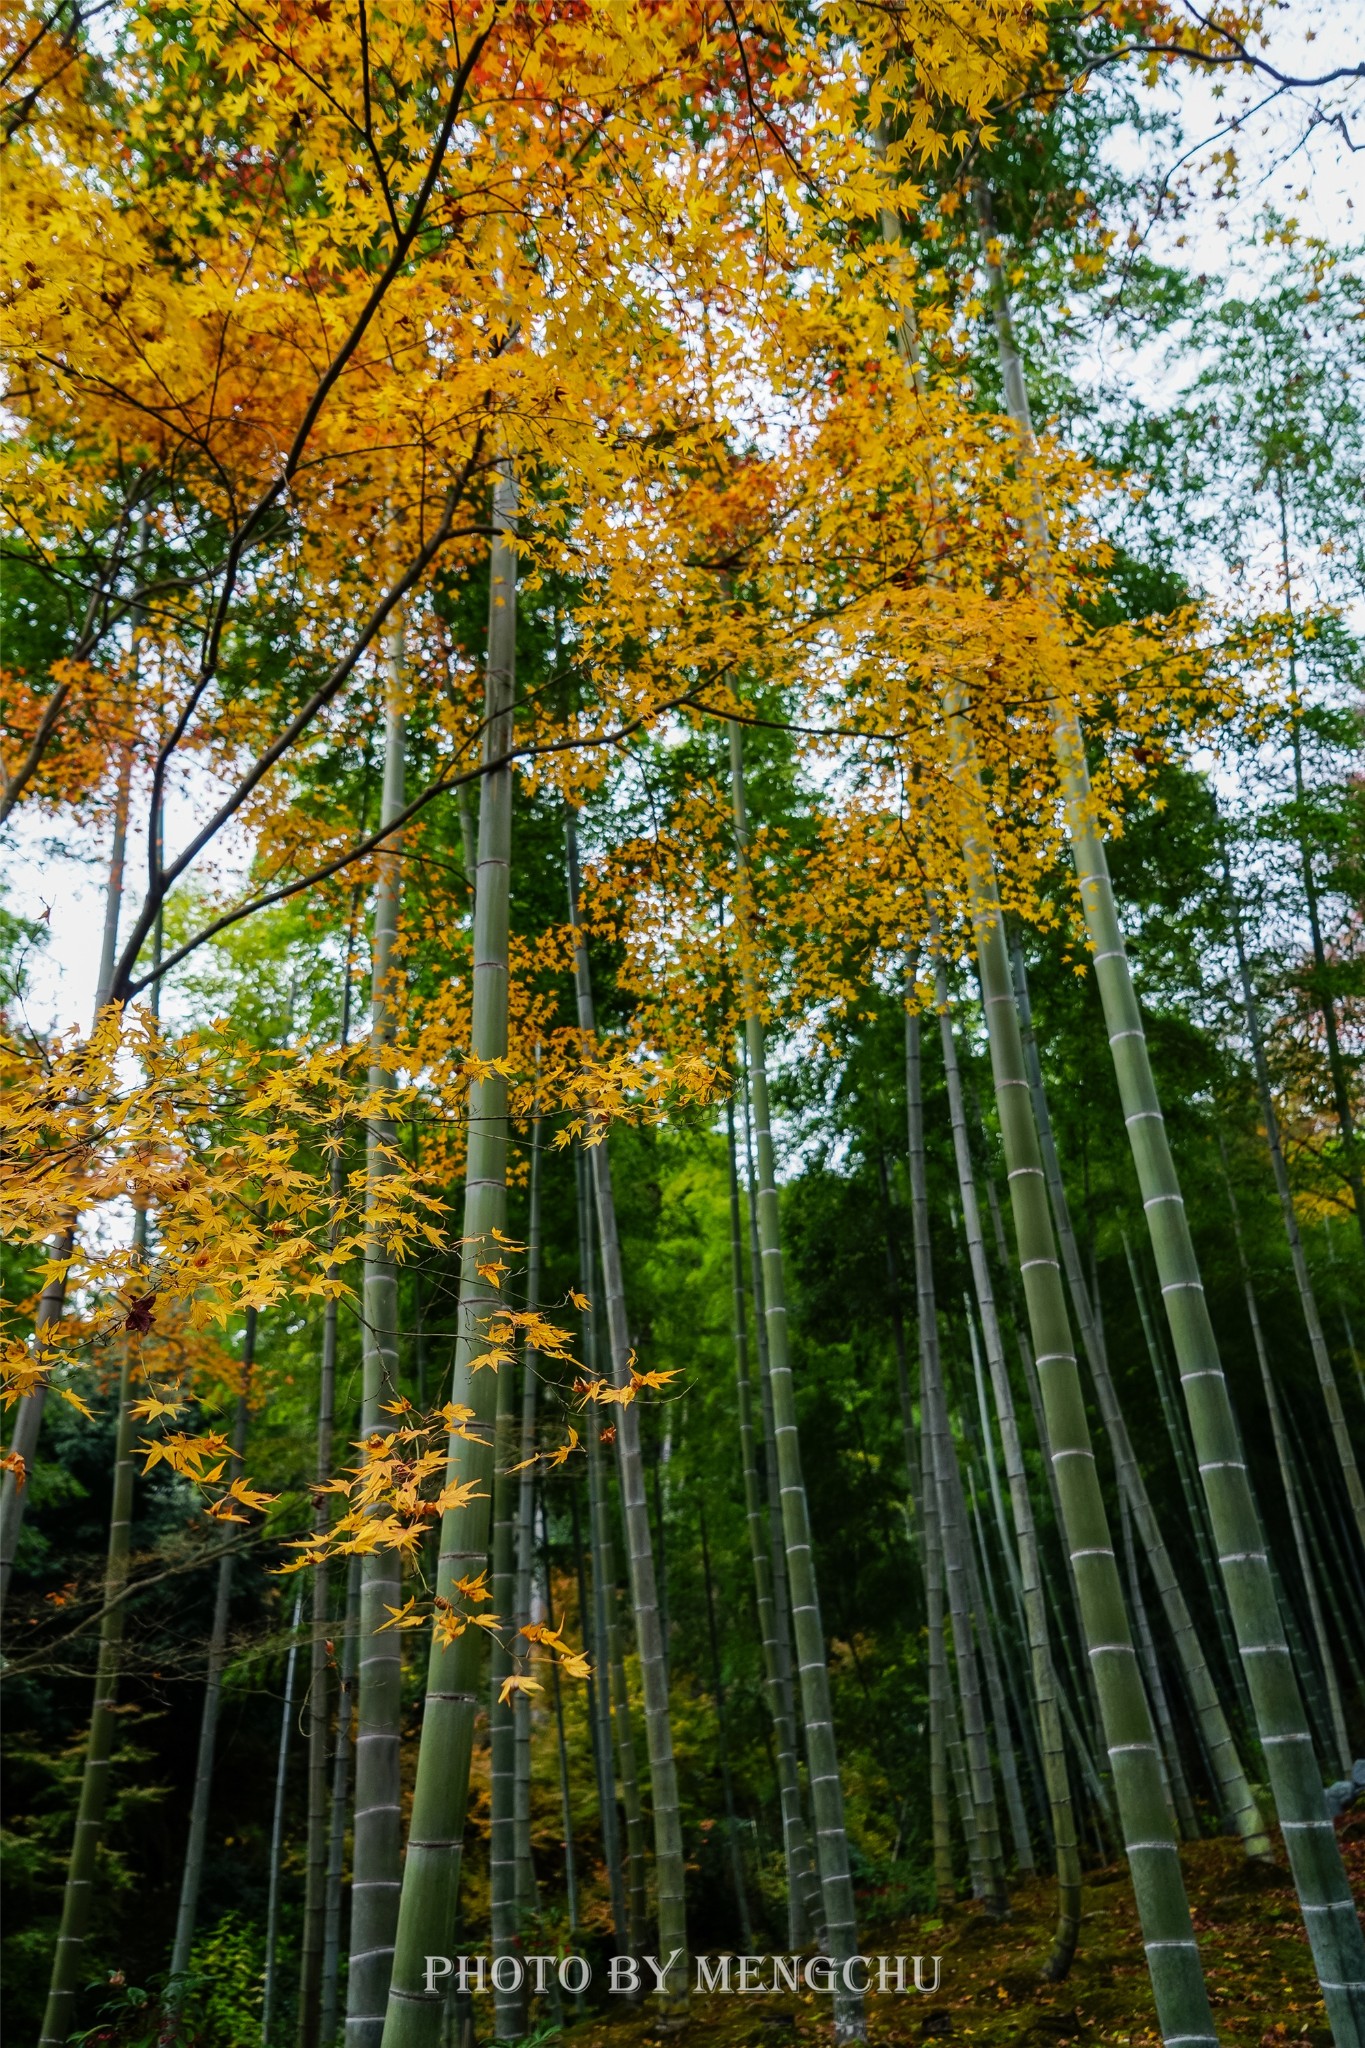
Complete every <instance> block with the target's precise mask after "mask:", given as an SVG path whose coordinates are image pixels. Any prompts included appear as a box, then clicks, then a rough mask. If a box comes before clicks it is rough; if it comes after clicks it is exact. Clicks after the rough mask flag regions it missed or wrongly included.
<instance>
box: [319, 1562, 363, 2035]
mask: <svg viewBox="0 0 1365 2048" xmlns="http://www.w3.org/2000/svg"><path fill="white" fill-rule="evenodd" d="M359 1638H360V1559H359V1558H358V1557H353V1558H352V1559H351V1560H350V1563H349V1564H348V1566H347V1569H346V1606H345V1611H344V1613H343V1616H342V1650H341V1682H340V1684H339V1686H338V1688H337V1722H336V1747H335V1749H334V1750H333V1753H332V1788H331V1794H330V1797H329V1802H328V1823H327V1888H326V1893H325V1897H324V1914H323V1925H322V1988H321V1999H320V2006H321V2012H320V2020H319V2026H318V2037H319V2040H320V2041H321V2044H322V2048H333V2043H334V2042H335V2040H336V2037H337V2018H338V2013H339V2011H340V1992H341V1982H340V1980H341V1933H342V1926H341V1921H342V1913H341V1907H342V1891H343V1879H344V1876H345V1868H346V1815H347V1810H348V1808H349V1806H350V1789H351V1752H352V1748H353V1735H354V1727H355V1693H356V1667H357V1663H358V1659H359V1649H360V1641H359Z"/></svg>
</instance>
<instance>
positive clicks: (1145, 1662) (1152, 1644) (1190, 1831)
mask: <svg viewBox="0 0 1365 2048" xmlns="http://www.w3.org/2000/svg"><path fill="white" fill-rule="evenodd" d="M1119 1529H1120V1532H1121V1534H1122V1537H1123V1568H1124V1575H1125V1577H1126V1578H1127V1581H1128V1611H1129V1613H1130V1614H1131V1615H1132V1617H1133V1633H1134V1635H1135V1636H1136V1637H1137V1648H1138V1661H1139V1663H1140V1664H1141V1665H1142V1677H1143V1682H1144V1684H1145V1685H1146V1687H1147V1702H1148V1705H1149V1706H1150V1707H1151V1710H1152V1719H1153V1720H1154V1721H1155V1722H1156V1730H1157V1735H1158V1736H1159V1738H1160V1741H1161V1756H1162V1763H1163V1766H1164V1768H1165V1773H1166V1798H1167V1803H1168V1805H1169V1806H1170V1809H1171V1817H1172V1819H1173V1820H1174V1821H1175V1823H1176V1826H1177V1828H1178V1829H1179V1831H1180V1837H1181V1840H1182V1841H1185V1842H1194V1841H1197V1840H1198V1838H1199V1821H1198V1818H1197V1816H1196V1814H1195V1810H1194V1802H1193V1800H1192V1799H1191V1798H1190V1788H1189V1785H1188V1783H1187V1781H1186V1778H1185V1765H1184V1760H1183V1758H1182V1757H1181V1754H1180V1745H1179V1743H1178V1741H1177V1740H1176V1733H1175V1724H1174V1722H1173V1721H1172V1719H1171V1705H1170V1697H1169V1695H1168V1693H1167V1691H1166V1682H1165V1680H1164V1679H1163V1678H1162V1676H1161V1666H1160V1664H1159V1663H1158V1661H1157V1654H1156V1638H1155V1637H1154V1636H1153V1634H1152V1625H1151V1621H1150V1619H1149V1618H1148V1614H1147V1603H1146V1601H1145V1599H1144V1598H1143V1593H1142V1579H1141V1577H1140V1575H1139V1573H1138V1560H1137V1547H1136V1545H1135V1544H1134V1542H1133V1516H1132V1512H1131V1510H1130V1508H1129V1506H1128V1497H1127V1495H1126V1494H1125V1493H1124V1492H1123V1490H1122V1488H1120V1489H1119Z"/></svg>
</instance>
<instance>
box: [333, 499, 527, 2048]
mask: <svg viewBox="0 0 1365 2048" xmlns="http://www.w3.org/2000/svg"><path fill="white" fill-rule="evenodd" d="M516 520H517V486H516V479H515V476H514V474H513V472H512V469H511V466H510V464H507V463H504V464H503V465H502V467H501V468H500V470H499V473H498V477H497V481H496V483H495V485H494V489H493V527H494V538H493V544H492V547H491V549H490V555H489V618H488V667H487V676H486V683H485V696H484V729H483V760H484V772H483V775H482V777H481V778H480V783H479V836H478V860H477V868H476V882H475V889H474V963H473V1017H472V1026H471V1034H470V1050H471V1052H472V1054H473V1056H474V1058H475V1059H476V1060H477V1061H478V1062H479V1063H480V1070H479V1072H478V1074H477V1075H476V1077H475V1078H474V1079H473V1080H472V1081H471V1082H470V1086H469V1147H468V1156H467V1161H466V1168H465V1199H464V1225H463V1232H462V1237H463V1250H462V1254H461V1264H460V1305H459V1320H458V1327H457V1335H456V1343H455V1372H454V1386H453V1389H452V1398H453V1400H454V1402H455V1404H456V1407H457V1409H467V1410H468V1411H469V1414H468V1417H467V1418H466V1419H465V1420H464V1421H462V1422H457V1424H456V1427H455V1428H454V1429H453V1430H452V1432H451V1437H450V1442H449V1452H448V1459H447V1466H446V1478H447V1483H448V1484H450V1485H454V1486H460V1487H470V1488H472V1492H471V1493H470V1494H469V1495H468V1496H467V1497H466V1498H465V1499H464V1500H463V1501H462V1502H461V1504H460V1505H458V1506H454V1507H451V1508H448V1509H447V1510H446V1512H445V1514H444V1515H443V1516H442V1518H441V1533H440V1551H439V1554H438V1560H437V1572H436V1591H437V1594H438V1596H439V1597H440V1598H441V1599H442V1600H443V1601H445V1602H447V1603H448V1608H449V1611H450V1612H451V1613H452V1614H453V1615H455V1616H460V1615H462V1614H465V1613H467V1612H468V1609H467V1607H466V1604H465V1600H464V1596H463V1595H462V1594H461V1592H460V1589H459V1581H460V1580H461V1579H464V1578H469V1577H471V1576H474V1577H477V1575H478V1574H479V1573H481V1572H482V1571H484V1569H485V1568H486V1565H487V1559H488V1533H489V1505H490V1497H489V1489H490V1484H491V1481H492V1476H493V1431H494V1426H495V1422H496V1414H497V1401H498V1377H499V1375H498V1373H497V1372H495V1371H490V1370H487V1369H485V1370H483V1371H480V1372H473V1371H471V1370H470V1367H471V1363H472V1361H474V1360H475V1359H477V1358H479V1357H480V1356H481V1355H482V1354H483V1353H484V1352H485V1351H486V1350H487V1348H488V1341H487V1337H488V1331H487V1325H488V1319H489V1317H490V1316H491V1315H494V1314H496V1312H497V1311H498V1309H499V1308H500V1307H501V1306H502V1299H501V1296H500V1295H499V1293H498V1290H497V1288H496V1287H495V1286H494V1285H493V1284H492V1282H491V1280H489V1279H487V1278H485V1276H484V1275H483V1274H481V1273H480V1271H479V1266H480V1264H481V1263H484V1264H488V1263H491V1261H490V1259H489V1253H490V1251H491V1249H492V1247H493V1245H494V1244H495V1242H496V1241H495V1239H494V1238H493V1232H494V1231H495V1230H499V1231H503V1232H505V1231H506V1227H507V1081H506V1078H505V1076H504V1075H503V1074H502V1073H500V1072H498V1071H496V1069H495V1068H494V1067H493V1065H492V1062H494V1061H501V1060H503V1059H505V1057H506V1053H507V987H508V983H507V975H508V969H507V938H508V917H509V899H510V879H511V862H512V769H511V763H510V760H509V754H510V751H511V742H512V706H513V699H514V695H515V689H516V549H515V538H516ZM504 1370H505V1368H504ZM393 1633H395V1634H396V1633H397V1632H396V1631H393ZM483 1637H484V1631H483V1630H482V1629H477V1628H466V1629H464V1631H463V1632H462V1633H461V1634H459V1635H456V1636H454V1637H453V1639H449V1640H448V1639H447V1638H446V1636H445V1634H444V1632H438V1631H433V1634H432V1642H431V1651H430V1657H429V1661H428V1666H427V1688H426V1700H425V1706H424V1710H423V1715H422V1732H421V1738H420V1741H419V1744H418V1750H417V1776H416V1783H415V1785H414V1788H413V1802H412V1821H411V1825H410V1827H409V1831H408V1848H407V1858H406V1861H405V1863H404V1865H403V1880H402V1892H401V1898H400V1905H399V1913H398V1934H397V1942H396V1947H395V1952H394V1960H393V1974H392V1982H391V1984H390V1986H389V1997H388V2011H387V2015H386V2017H385V2020H384V2031H383V2048H439V2043H440V2039H441V2025H442V2014H443V2011H444V2007H445V1997H444V1994H443V1991H442V1989H441V1986H440V1984H439V1983H436V1984H434V1985H433V1986H432V1988H431V1989H428V1988H427V1974H426V1959H427V1957H428V1956H432V1955H436V1956H444V1955H449V1954H450V1953H451V1947H450V1944H451V1942H452V1941H453V1939H454V1935H455V1908H456V1901H457V1898H458V1894H459V1878H460V1854H461V1847H462V1842H463V1833H464V1821H465V1809H466V1805H467V1803H468V1797H469V1766H470V1759H471V1755H472V1752H473V1742H474V1720H475V1716H476V1714H477V1712H478V1708H479V1704H480V1700H481V1686H480V1667H481V1665H482V1663H483V1654H482V1653H483ZM348 2048H349V2044H348Z"/></svg>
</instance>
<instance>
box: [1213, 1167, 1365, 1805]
mask: <svg viewBox="0 0 1365 2048" xmlns="http://www.w3.org/2000/svg"><path fill="white" fill-rule="evenodd" d="M1218 1151H1219V1157H1220V1159H1221V1161H1222V1167H1223V1184H1224V1186H1225V1187H1226V1189H1227V1197H1228V1213H1229V1216H1230V1218H1231V1221H1232V1237H1233V1243H1234V1244H1235V1245H1236V1247H1237V1265H1238V1268H1239V1270H1240V1272H1241V1275H1242V1292H1243V1295H1244V1297H1245V1300H1246V1305H1247V1317H1248V1319H1249V1321H1250V1323H1251V1338H1252V1343H1253V1345H1254V1347H1255V1351H1256V1363H1257V1366H1258V1367H1259V1369H1260V1374H1261V1392H1262V1393H1263V1394H1264V1395H1265V1404H1266V1408H1267V1410H1268V1412H1269V1415H1270V1431H1271V1438H1272V1440H1273V1442H1274V1445H1275V1461H1276V1463H1277V1464H1278V1466H1279V1468H1280V1484H1281V1486H1282V1487H1283V1488H1284V1498H1285V1506H1286V1507H1287V1509H1288V1510H1289V1527H1290V1530H1291V1532H1292V1534H1293V1537H1294V1553H1295V1556H1296V1557H1297V1558H1298V1562H1299V1577H1300V1578H1301V1579H1302V1581H1303V1588H1304V1597H1305V1598H1306V1600H1307V1602H1308V1618H1309V1620H1310V1622H1311V1624H1312V1628H1313V1641H1314V1643H1315V1645H1316V1648H1317V1653H1318V1662H1319V1664H1320V1665H1321V1666H1322V1678H1323V1685H1324V1688H1325V1690H1326V1704H1327V1713H1328V1717H1329V1719H1330V1722H1331V1733H1332V1741H1333V1745H1334V1747H1335V1750H1336V1761H1337V1765H1338V1768H1339V1769H1340V1770H1341V1772H1342V1774H1343V1775H1344V1776H1345V1777H1349V1776H1350V1775H1351V1764H1352V1762H1353V1757H1352V1754H1351V1741H1350V1737H1349V1736H1348V1734H1347V1732H1346V1716H1345V1712H1344V1710H1343V1708H1342V1701H1341V1687H1340V1685H1339V1684H1338V1682H1337V1671H1336V1660H1335V1658H1334V1657H1333V1655H1332V1644H1331V1638H1330V1636H1329V1635H1328V1632H1327V1624H1326V1621H1325V1619H1324V1617H1323V1612H1322V1601H1321V1598H1320V1597H1319V1594H1318V1575H1317V1573H1316V1571H1315V1570H1314V1568H1313V1558H1312V1555H1311V1553H1310V1550H1309V1545H1308V1538H1307V1533H1306V1531H1305V1527H1304V1509H1303V1502H1302V1499H1301V1497H1300V1494H1299V1482H1298V1475H1297V1473H1296V1472H1295V1470H1294V1462H1293V1459H1292V1458H1291V1457H1290V1454H1289V1443H1288V1440H1287V1438H1286V1435H1285V1427H1284V1416H1283V1415H1282V1413H1281V1411H1280V1397H1279V1391H1278V1389H1277V1387H1276V1385H1275V1380H1274V1376H1273V1374H1272V1373H1271V1370H1270V1358H1269V1355H1268V1353H1267V1351H1266V1344H1265V1332H1264V1331H1263V1330H1262V1328H1261V1311H1260V1307H1259V1305H1258V1303H1257V1300H1256V1289H1255V1286H1254V1285H1253V1282H1252V1278H1251V1266H1250V1264H1249V1262H1248V1259H1247V1250H1246V1243H1245V1240H1244V1239H1243V1236H1242V1218H1241V1212H1240V1210H1239V1209H1238V1206H1237V1197H1236V1195H1235V1194H1234V1192H1233V1187H1232V1175H1231V1173H1230V1171H1229V1169H1228V1155H1227V1149H1226V1147H1225V1145H1224V1143H1223V1134H1222V1132H1221V1131H1220V1132H1219V1133H1218Z"/></svg>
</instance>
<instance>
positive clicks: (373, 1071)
mask: <svg viewBox="0 0 1365 2048" xmlns="http://www.w3.org/2000/svg"><path fill="white" fill-rule="evenodd" d="M387 651H388V660H389V684H388V701H387V708H386V714H385V721H384V787H383V795H382V799H381V814H380V815H381V821H382V822H383V823H386V824H387V823H388V822H390V821H391V820H392V819H394V818H396V817H397V816H398V815H399V813H400V812H401V810H402V808H403V782H404V753H405V733H404V718H403V711H402V697H401V691H402V681H403V644H402V627H401V624H396V625H395V626H394V629H393V631H392V633H391V634H390V636H389V641H388V650H387ZM402 889H403V869H402V860H401V856H400V854H399V851H398V848H397V846H396V845H395V844H393V843H392V842H390V843H389V844H388V847H387V850H386V851H385V852H384V853H383V854H381V855H380V857H379V872H378V880H377V882H376V885H375V904H374V938H373V942H372V947H371V953H372V973H371V994H370V1070H369V1089H370V1096H371V1099H372V1100H374V1101H376V1102H378V1103H379V1104H381V1105H382V1104H383V1102H384V1100H385V1099H386V1098H387V1097H388V1096H389V1095H390V1094H391V1093H392V1091H393V1087H394V1080H393V1075H392V1072H391V1071H390V1060H391V1047H392V1044H393V1037H394V1028H395V1020H394V1009H393V1000H392V989H391V986H390V983H391V980H392V977H393V974H394V972H395V951H394V948H395V943H396V940H397V937H398V912H399V904H400V901H401V897H402ZM396 1144H397V1132H396V1129H395V1126H394V1122H393V1119H392V1117H391V1116H390V1115H388V1114H387V1113H386V1112H385V1110H384V1109H383V1107H379V1108H378V1109H377V1110H376V1112H375V1114H374V1115H372V1116H371V1118H370V1120H369V1124H368V1128H367V1132H366V1148H365V1183H366V1207H367V1236H366V1244H365V1278H364V1296H363V1303H364V1329H363V1339H362V1351H361V1370H362V1391H361V1404H360V1434H361V1437H362V1439H363V1440H365V1441H367V1442H368V1441H369V1439H370V1438H372V1437H377V1436H379V1435H380V1434H381V1433H382V1431H383V1430H384V1428H385V1417H384V1412H383V1410H384V1404H385V1403H386V1402H390V1401H394V1400H396V1399H397V1397H398V1394H399V1379H398V1273H397V1268H396V1266H395V1264H394V1260H393V1257H392V1255H391V1253H390V1251H389V1249H388V1246H387V1244H386V1243H385V1241H384V1237H383V1233H382V1227H381V1226H380V1225H379V1224H378V1222H377V1221H375V1220H372V1219H375V1218H377V1217H378V1216H379V1215H380V1214H381V1213H382V1203H383V1185H384V1181H385V1179H386V1178H387V1176H388V1174H389V1173H390V1172H391V1171H392V1170H393V1167H392V1156H393V1153H394V1150H395V1147H396ZM402 1601H403V1593H402V1572H401V1568H400V1565H399V1559H398V1553H397V1552H396V1551H394V1550H373V1551H367V1552H366V1553H364V1555H363V1556H362V1559H361V1567H360V1649H359V1671H358V1679H359V1682H358V1686H357V1699H356V1717H357V1726H356V1739H355V1740H356V1748H355V1820H354V1854H353V1859H352V1871H351V1955H350V1968H349V1971H348V1973H347V1978H346V2048H379V2042H380V2039H381V2036H382V2033H383V2027H384V2002H385V1999H386V1998H387V1996H388V1989H389V1977H390V1973H391V1971H392V1967H393V1950H394V1938H395V1934H396V1931H397V1924H398V1896H399V1885H400V1872H401V1868H402V1855H403V1839H402V1822H401V1815H400V1810H399V1779H400V1768H401V1766H400V1758H399V1718H400V1715H401V1713H402V1704H403V1668H402V1657H401V1643H400V1638H399V1633H398V1631H397V1630H396V1629H392V1628H389V1629H386V1628H385V1623H386V1622H387V1621H388V1620H389V1619H390V1617H391V1615H392V1613H393V1612H394V1611H395V1610H396V1609H397V1608H399V1607H400V1606H401V1605H402Z"/></svg>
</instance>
